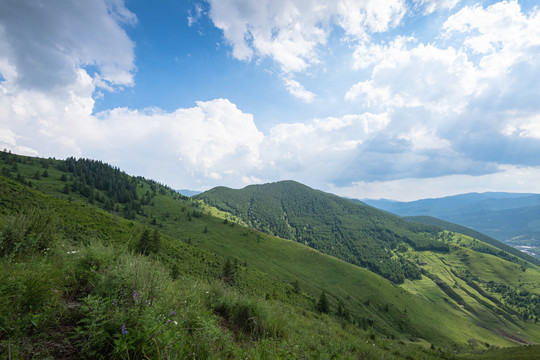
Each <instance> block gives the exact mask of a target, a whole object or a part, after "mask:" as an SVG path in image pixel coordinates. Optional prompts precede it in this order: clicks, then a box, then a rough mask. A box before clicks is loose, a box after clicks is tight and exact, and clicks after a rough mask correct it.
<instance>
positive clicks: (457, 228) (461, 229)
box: [403, 216, 540, 265]
mask: <svg viewBox="0 0 540 360" xmlns="http://www.w3.org/2000/svg"><path fill="white" fill-rule="evenodd" d="M403 219H405V220H407V221H412V222H416V223H420V224H426V225H434V226H438V227H441V228H443V229H445V230H448V231H453V232H457V233H460V234H464V235H467V236H470V237H472V238H475V239H479V240H481V241H482V242H484V243H486V244H489V245H492V246H494V247H496V248H498V249H500V250H502V252H499V256H505V255H504V253H507V254H509V255H514V256H516V257H518V258H521V259H523V260H526V261H528V262H530V263H533V264H535V265H540V260H538V259H536V258H534V257H532V256H530V255H528V254H526V253H524V252H522V251H519V250H518V249H516V248H513V247H511V246H509V245H506V244H505V243H503V242H501V241H498V240H495V239H493V238H492V237H489V236H487V235H484V234H482V233H480V232H478V231H476V230H473V229H469V228H468V227H465V226H461V225H458V224H454V223H451V222H449V221H444V220H441V219H438V218H434V217H431V216H405V217H403Z"/></svg>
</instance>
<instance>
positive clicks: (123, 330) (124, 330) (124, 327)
mask: <svg viewBox="0 0 540 360" xmlns="http://www.w3.org/2000/svg"><path fill="white" fill-rule="evenodd" d="M127 333H128V331H127V329H126V324H124V325H122V335H127Z"/></svg>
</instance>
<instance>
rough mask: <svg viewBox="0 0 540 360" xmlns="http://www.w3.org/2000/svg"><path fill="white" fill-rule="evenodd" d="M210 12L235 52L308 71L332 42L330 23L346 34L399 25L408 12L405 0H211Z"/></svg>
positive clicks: (361, 35) (357, 34)
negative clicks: (320, 48) (324, 48)
mask: <svg viewBox="0 0 540 360" xmlns="http://www.w3.org/2000/svg"><path fill="white" fill-rule="evenodd" d="M209 3H210V5H211V9H210V13H209V15H210V17H211V19H212V21H213V22H214V24H215V26H216V27H218V28H219V29H221V30H222V31H223V34H224V36H225V39H226V40H227V41H228V42H229V43H230V44H231V46H232V49H233V52H232V54H233V56H234V57H235V58H237V59H239V60H250V59H251V58H252V57H253V56H256V57H261V58H263V57H270V58H272V59H273V60H274V61H275V62H276V63H277V64H278V65H279V67H280V68H281V69H282V71H284V72H286V73H290V72H299V71H304V70H306V69H307V68H308V67H309V66H311V65H313V64H317V63H318V62H319V55H318V53H317V51H318V49H319V47H320V46H321V45H325V44H326V43H327V41H328V37H329V34H330V32H331V31H332V25H334V24H337V25H338V26H339V27H341V28H342V29H343V30H344V31H345V33H346V35H348V36H351V37H354V38H359V39H360V38H366V36H367V34H369V33H375V32H383V31H386V30H388V29H389V28H392V27H395V26H397V25H398V24H399V22H400V21H401V18H402V17H403V16H404V14H405V12H406V6H405V4H404V2H403V1H401V0H383V1H380V0H366V1H362V2H359V1H353V0H339V1H333V2H328V1H323V0H316V1H307V0H293V1H285V0H278V1H275V0H262V1H261V0H209Z"/></svg>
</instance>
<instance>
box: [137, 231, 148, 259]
mask: <svg viewBox="0 0 540 360" xmlns="http://www.w3.org/2000/svg"><path fill="white" fill-rule="evenodd" d="M150 242H151V238H150V230H148V229H144V231H143V232H142V234H141V237H140V238H139V243H138V244H137V251H138V252H140V253H141V254H144V255H149V254H150V247H151V245H150Z"/></svg>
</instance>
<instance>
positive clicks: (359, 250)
mask: <svg viewBox="0 0 540 360" xmlns="http://www.w3.org/2000/svg"><path fill="white" fill-rule="evenodd" d="M194 198H195V199H199V200H203V201H204V202H205V203H207V204H208V205H211V206H214V207H217V208H218V209H220V210H222V211H226V212H230V213H232V214H234V215H235V216H238V217H240V218H241V219H242V220H243V221H245V222H246V223H247V224H248V225H249V226H252V227H254V228H256V229H258V230H261V231H264V232H266V233H268V234H271V235H275V236H279V237H282V238H285V239H291V240H294V241H296V242H299V243H302V244H305V245H307V246H310V247H312V248H315V249H317V250H320V251H322V252H324V253H327V254H330V255H332V256H336V257H338V258H340V259H342V260H344V261H347V262H349V263H351V264H354V265H358V266H362V267H365V268H367V269H370V270H372V271H373V272H375V273H377V274H380V275H382V276H384V277H385V278H387V279H390V280H391V281H393V282H395V283H403V281H404V280H405V279H406V278H407V279H418V278H419V277H420V269H419V268H418V267H417V266H416V265H415V264H413V263H411V262H409V261H407V260H406V259H404V258H402V257H401V256H399V255H397V256H393V254H392V253H391V252H390V251H391V250H396V249H397V248H398V246H399V245H401V244H407V245H410V246H412V247H413V248H415V249H426V250H427V249H432V250H436V251H440V252H443V253H444V252H447V251H448V245H447V244H445V243H444V242H442V241H437V235H438V233H439V232H440V230H441V229H439V228H437V227H434V226H427V225H419V224H412V223H409V222H406V221H404V220H401V219H400V218H398V217H396V216H392V215H389V214H386V213H384V212H382V211H379V210H376V209H373V208H371V207H369V206H362V205H358V204H353V203H351V202H350V201H348V200H345V199H343V198H340V197H338V196H334V195H331V194H327V193H323V192H321V191H317V190H313V189H311V188H309V187H307V186H305V185H302V184H299V183H297V182H294V181H282V182H278V183H273V184H266V185H252V186H247V187H246V188H244V189H242V190H232V189H227V188H222V187H220V188H215V189H212V190H209V191H206V192H204V193H202V194H200V195H197V196H195V197H194ZM396 254H397V252H396Z"/></svg>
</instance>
